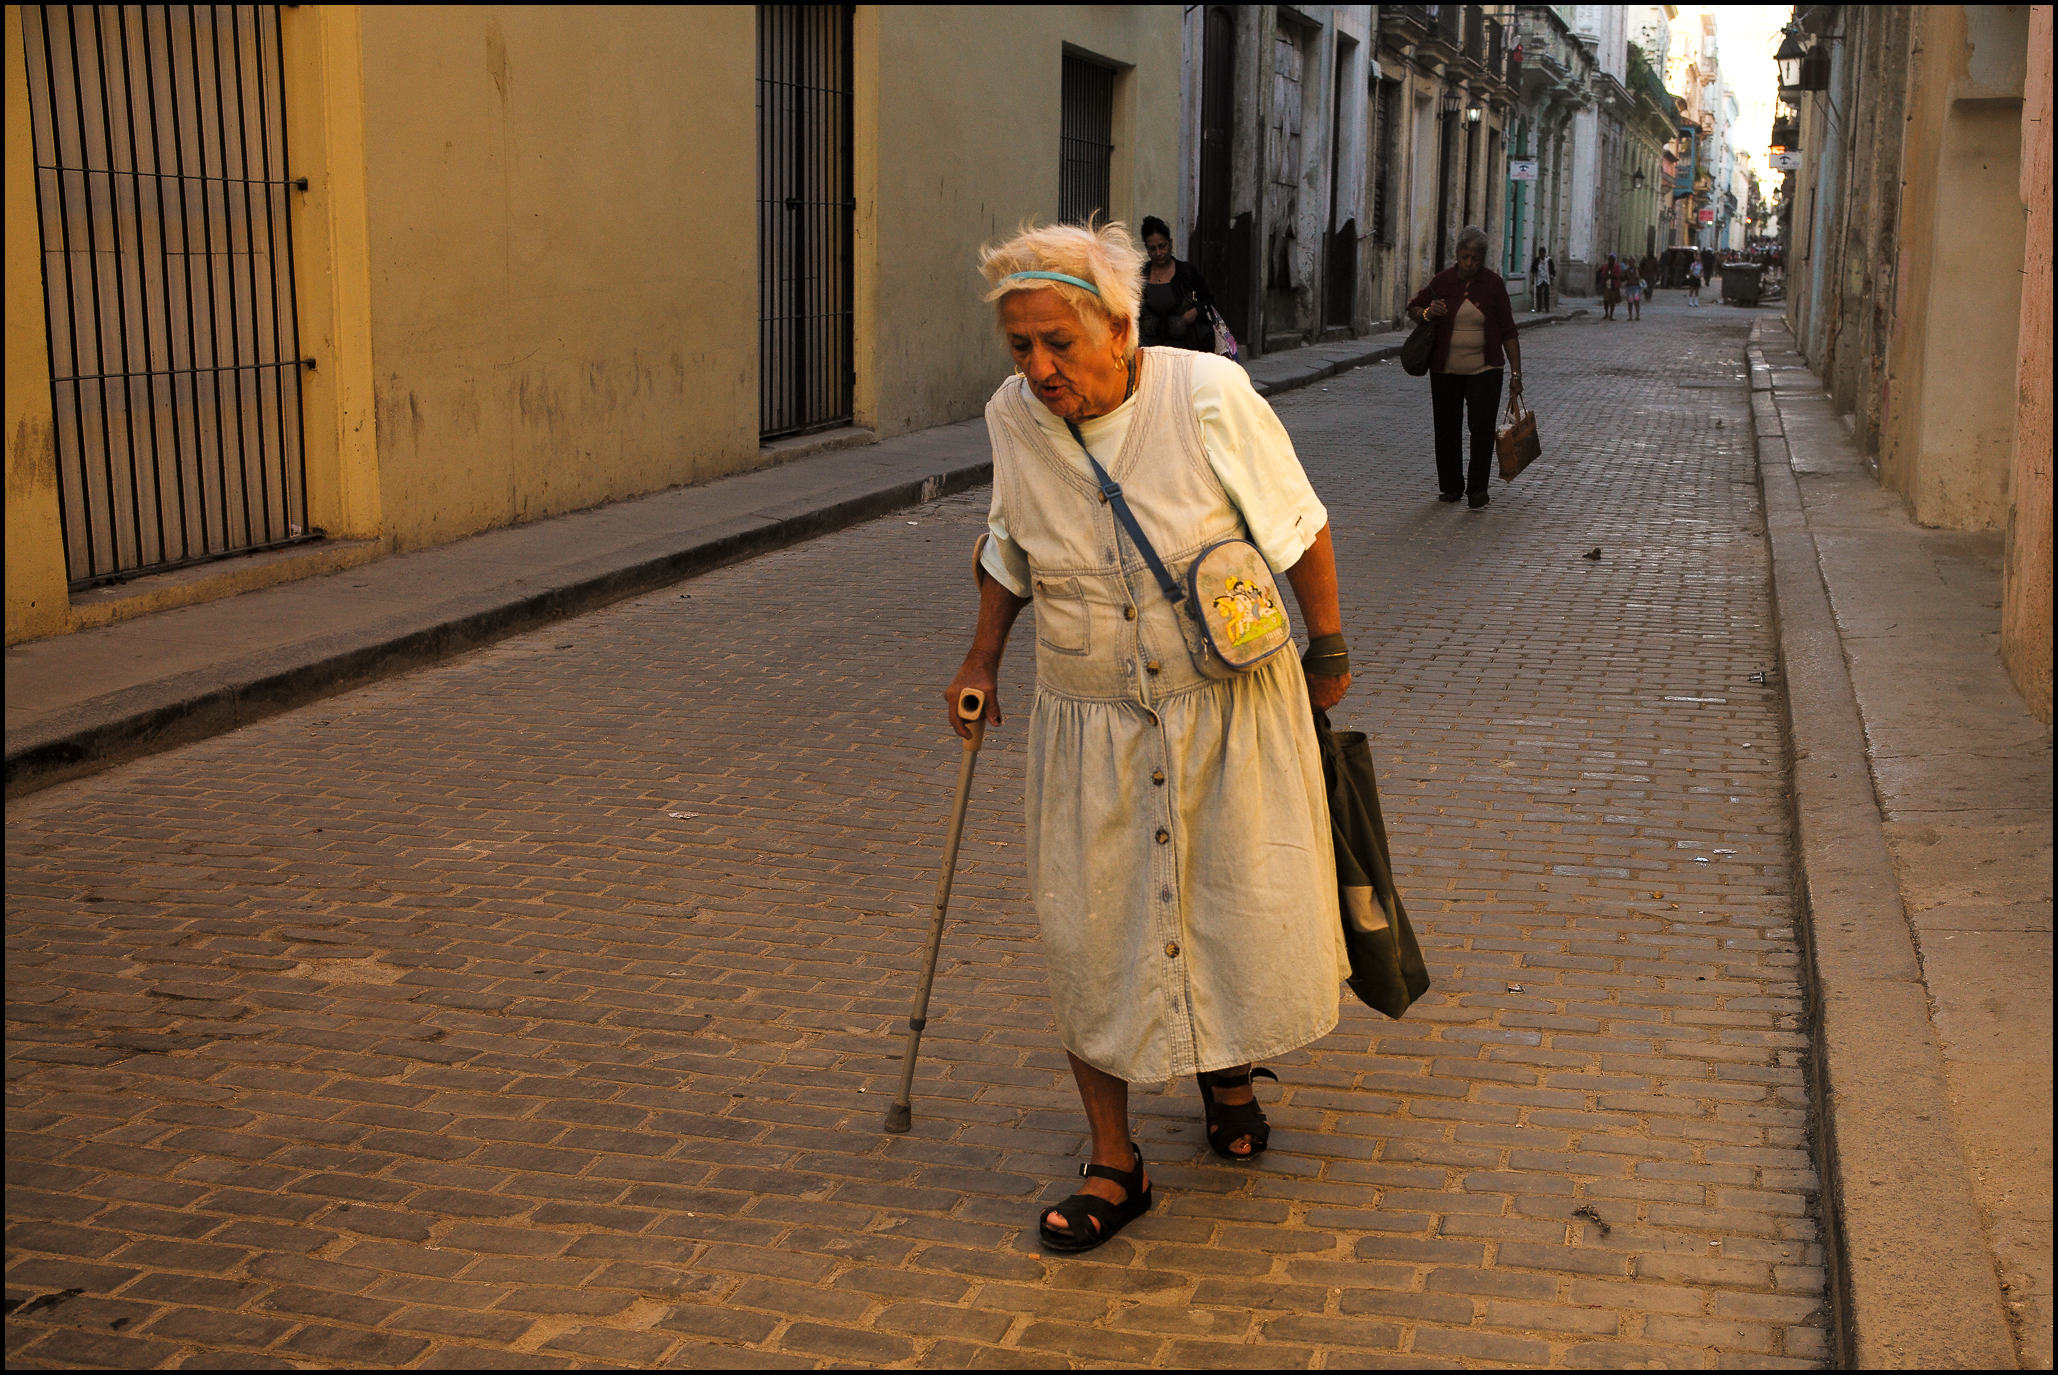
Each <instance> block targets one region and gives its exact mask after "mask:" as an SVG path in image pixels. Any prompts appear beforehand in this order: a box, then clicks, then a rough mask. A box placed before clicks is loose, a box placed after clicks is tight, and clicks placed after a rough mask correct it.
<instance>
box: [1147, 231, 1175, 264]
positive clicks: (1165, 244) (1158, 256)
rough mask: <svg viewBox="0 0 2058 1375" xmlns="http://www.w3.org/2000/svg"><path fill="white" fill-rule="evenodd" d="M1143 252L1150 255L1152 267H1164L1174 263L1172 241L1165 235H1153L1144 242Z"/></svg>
mask: <svg viewBox="0 0 2058 1375" xmlns="http://www.w3.org/2000/svg"><path fill="white" fill-rule="evenodd" d="M1143 251H1144V252H1146V253H1148V254H1150V265H1151V266H1152V267H1163V266H1164V265H1165V264H1166V263H1169V262H1171V261H1172V241H1171V240H1170V239H1168V238H1166V237H1165V236H1164V235H1163V234H1151V235H1148V236H1146V237H1145V239H1144V241H1143Z"/></svg>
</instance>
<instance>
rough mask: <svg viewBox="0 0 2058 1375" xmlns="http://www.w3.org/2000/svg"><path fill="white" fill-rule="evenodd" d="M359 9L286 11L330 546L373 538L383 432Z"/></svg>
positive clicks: (311, 409) (312, 393)
mask: <svg viewBox="0 0 2058 1375" xmlns="http://www.w3.org/2000/svg"><path fill="white" fill-rule="evenodd" d="M361 14H362V10H361V8H360V7H359V6H356V5H293V6H289V7H287V8H285V9H283V10H282V11H280V24H279V28H280V35H281V38H282V40H283V56H284V65H285V70H286V71H287V73H288V74H289V76H288V79H287V81H286V111H285V114H286V146H287V147H288V149H289V150H291V153H292V163H293V165H292V168H291V170H292V171H293V172H294V173H295V174H296V175H298V176H304V177H306V178H307V190H306V191H305V192H302V193H299V194H297V195H295V196H294V197H292V199H291V201H290V204H291V206H292V215H293V266H294V274H293V275H294V299H295V303H296V305H297V306H298V309H299V323H300V349H301V353H302V355H303V356H304V357H308V358H312V359H314V360H315V366H314V368H313V369H311V370H307V371H303V372H302V373H301V375H300V397H301V416H302V433H303V439H302V444H303V448H304V453H305V462H306V471H307V509H308V523H309V524H310V525H312V526H313V527H314V528H315V529H318V530H321V531H323V532H324V533H326V534H327V535H328V536H329V537H330V538H332V539H375V538H378V537H379V536H380V535H381V534H382V533H383V530H384V525H383V522H382V520H381V512H380V505H379V444H378V424H377V417H376V414H375V410H374V404H373V387H372V321H371V246H370V244H369V243H368V242H367V240H366V232H367V225H366V218H365V149H364V132H365V130H364V41H363V40H364V33H363V27H362V25H361V23H360V22H359V21H360V17H361Z"/></svg>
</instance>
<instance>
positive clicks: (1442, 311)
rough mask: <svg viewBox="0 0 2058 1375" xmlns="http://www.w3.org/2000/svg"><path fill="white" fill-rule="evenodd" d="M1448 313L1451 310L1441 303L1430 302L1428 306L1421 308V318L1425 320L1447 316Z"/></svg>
mask: <svg viewBox="0 0 2058 1375" xmlns="http://www.w3.org/2000/svg"><path fill="white" fill-rule="evenodd" d="M1450 313H1451V308H1450V307H1449V306H1447V305H1445V304H1444V303H1443V302H1442V301H1431V302H1430V303H1429V304H1428V305H1426V306H1424V307H1423V308H1422V318H1423V319H1425V320H1427V319H1429V318H1430V317H1432V316H1436V315H1448V314H1450Z"/></svg>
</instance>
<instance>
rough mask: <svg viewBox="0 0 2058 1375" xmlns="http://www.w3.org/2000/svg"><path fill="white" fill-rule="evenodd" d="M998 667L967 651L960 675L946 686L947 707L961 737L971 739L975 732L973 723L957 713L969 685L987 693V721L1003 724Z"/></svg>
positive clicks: (955, 729) (944, 698)
mask: <svg viewBox="0 0 2058 1375" xmlns="http://www.w3.org/2000/svg"><path fill="white" fill-rule="evenodd" d="M995 668H996V666H995V665H993V664H989V663H982V662H981V661H979V660H978V659H976V658H974V657H973V656H971V655H966V656H965V661H964V663H962V664H960V665H958V676H957V677H955V678H953V679H951V680H950V686H949V687H947V688H945V689H944V690H943V700H944V703H945V706H944V711H945V712H946V713H947V715H948V717H949V720H950V728H951V729H952V730H954V731H956V732H957V734H958V738H959V739H970V738H971V734H972V728H971V726H969V725H968V724H966V723H965V722H964V721H963V720H962V719H960V718H959V716H958V702H959V701H960V700H961V699H962V698H963V696H964V693H965V690H966V689H967V688H976V689H978V690H979V691H980V692H983V693H985V694H986V723H987V724H988V725H992V726H997V725H999V724H1000V722H1001V715H1000V685H999V683H998V681H997V679H998V677H999V674H998V673H997V672H996V671H995Z"/></svg>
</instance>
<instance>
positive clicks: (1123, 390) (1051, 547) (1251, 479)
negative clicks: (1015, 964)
mask: <svg viewBox="0 0 2058 1375" xmlns="http://www.w3.org/2000/svg"><path fill="white" fill-rule="evenodd" d="M979 266H980V271H981V273H982V274H983V275H984V276H985V278H986V281H987V282H988V284H989V289H988V291H987V293H986V299H987V300H988V301H991V302H993V303H994V306H995V309H996V311H997V313H998V314H999V316H1000V325H1001V337H1002V339H1003V340H1004V341H1005V343H1006V345H1007V348H1008V352H1009V354H1010V355H1011V356H1012V357H1013V359H1014V363H1015V372H1016V375H1015V376H1014V377H1011V378H1009V379H1008V380H1007V381H1005V382H1003V383H1001V385H1000V388H999V389H998V390H997V391H995V392H994V394H993V399H992V400H990V401H989V402H987V405H986V429H987V435H988V438H989V439H990V441H991V442H992V446H993V502H992V506H991V508H990V510H989V512H988V516H987V526H988V529H987V533H986V535H985V536H984V537H983V538H982V540H981V544H980V550H979V554H978V562H977V573H976V576H977V577H978V580H979V619H978V625H977V628H976V630H975V631H974V634H973V641H972V648H971V649H970V650H969V651H968V652H967V653H966V655H965V658H964V662H963V664H962V665H961V666H960V667H959V668H958V671H957V676H956V677H955V678H954V679H953V680H952V682H951V685H950V688H949V690H948V691H947V692H946V694H945V696H946V698H947V699H948V700H949V701H950V702H952V703H956V702H957V701H958V700H959V699H960V697H961V695H962V694H963V692H964V691H965V690H966V689H968V688H977V689H979V690H980V691H982V692H984V693H985V694H986V703H987V708H986V719H987V720H988V721H989V722H991V723H992V724H994V725H996V726H997V725H999V724H1000V721H1001V713H1000V699H999V696H998V681H999V672H1000V660H1001V652H1002V650H1003V649H1004V648H1005V646H1006V644H1007V637H1008V631H1009V628H1010V627H1011V626H1012V625H1013V624H1014V621H1015V618H1016V617H1017V616H1018V615H1019V614H1020V613H1021V610H1022V608H1023V607H1025V606H1028V605H1030V604H1031V603H1032V602H1033V603H1034V605H1035V607H1036V704H1035V708H1034V710H1032V711H1031V712H1030V714H1029V738H1028V742H1027V755H1028V759H1029V765H1028V805H1027V813H1028V841H1029V844H1028V852H1029V875H1028V888H1029V891H1030V892H1031V893H1033V894H1034V895H1035V900H1036V917H1037V921H1038V924H1039V926H1040V928H1041V934H1042V938H1043V954H1044V961H1045V964H1046V966H1047V968H1048V971H1049V976H1050V1000H1051V1010H1052V1011H1053V1012H1054V1013H1055V1014H1056V1018H1057V1030H1058V1036H1059V1039H1060V1041H1061V1043H1062V1044H1063V1046H1064V1048H1065V1052H1066V1055H1067V1057H1068V1058H1069V1060H1070V1062H1071V1069H1072V1076H1073V1079H1074V1081H1075V1082H1076V1083H1077V1085H1078V1089H1079V1097H1080V1100H1081V1102H1082V1103H1083V1105H1084V1107H1085V1109H1086V1122H1087V1126H1088V1129H1089V1131H1090V1133H1091V1136H1092V1163H1091V1164H1090V1165H1088V1166H1086V1167H1085V1169H1084V1173H1085V1174H1086V1176H1087V1178H1086V1181H1085V1183H1084V1186H1083V1187H1082V1188H1081V1189H1080V1191H1079V1192H1078V1193H1076V1194H1074V1195H1072V1196H1071V1197H1070V1198H1067V1199H1066V1200H1065V1201H1064V1202H1062V1203H1059V1204H1058V1205H1056V1206H1055V1207H1045V1208H1039V1209H1038V1210H1037V1218H1038V1231H1039V1232H1040V1233H1041V1235H1042V1238H1043V1243H1044V1245H1045V1246H1047V1247H1049V1248H1050V1249H1051V1250H1053V1251H1084V1250H1088V1249H1091V1248H1092V1247H1095V1246H1098V1245H1100V1244H1101V1243H1102V1242H1104V1241H1106V1240H1108V1239H1109V1238H1110V1237H1112V1236H1114V1234H1115V1233H1116V1232H1118V1231H1120V1230H1121V1229H1122V1228H1123V1227H1125V1226H1126V1225H1128V1224H1129V1223H1130V1222H1133V1221H1135V1220H1136V1219H1137V1218H1139V1217H1141V1216H1143V1215H1144V1214H1145V1213H1147V1212H1149V1211H1150V1207H1151V1184H1150V1179H1149V1176H1148V1175H1147V1174H1146V1173H1145V1171H1144V1162H1143V1153H1142V1152H1141V1151H1140V1150H1138V1149H1137V1148H1136V1145H1135V1143H1134V1141H1133V1140H1132V1139H1131V1136H1130V1132H1129V1111H1128V1107H1129V1085H1130V1083H1131V1082H1141V1083H1146V1084H1156V1083H1163V1082H1164V1081H1165V1080H1166V1079H1168V1078H1171V1077H1172V1076H1174V1075H1186V1074H1194V1075H1197V1076H1198V1077H1199V1078H1200V1081H1201V1083H1200V1091H1201V1099H1202V1102H1203V1104H1204V1106H1205V1110H1206V1114H1207V1135H1208V1144H1209V1145H1210V1146H1211V1147H1213V1148H1214V1150H1215V1151H1216V1152H1217V1153H1219V1154H1221V1155H1224V1156H1227V1157H1229V1158H1230V1159H1232V1160H1239V1161H1248V1160H1250V1159H1251V1158H1252V1157H1254V1156H1256V1155H1257V1154H1258V1153H1259V1152H1261V1151H1263V1150H1264V1149H1265V1146H1266V1141H1267V1137H1268V1135H1269V1127H1268V1125H1267V1123H1266V1121H1265V1115H1264V1113H1263V1112H1262V1111H1261V1110H1260V1109H1259V1107H1258V1104H1257V1098H1256V1096H1255V1094H1253V1092H1252V1089H1251V1076H1252V1075H1253V1074H1254V1073H1263V1074H1265V1075H1266V1076H1267V1077H1273V1078H1276V1077H1277V1076H1274V1075H1272V1074H1271V1072H1270V1071H1269V1070H1266V1071H1260V1070H1258V1069H1256V1068H1255V1067H1254V1066H1253V1065H1252V1063H1251V1062H1252V1061H1253V1060H1256V1059H1258V1058H1260V1057H1265V1056H1274V1055H1284V1054H1286V1053H1288V1052H1289V1051H1292V1050H1295V1049H1298V1048H1299V1047H1301V1046H1304V1045H1307V1044H1308V1043H1309V1042H1311V1041H1314V1040H1316V1039H1317V1038H1319V1037H1321V1036H1324V1035H1326V1034H1327V1033H1328V1032H1329V1030H1330V1028H1332V1027H1334V1026H1335V1025H1336V1021H1337V1012H1338V1008H1337V1001H1338V999H1337V994H1338V987H1337V985H1338V983H1339V981H1340V979H1341V978H1342V977H1344V976H1345V975H1347V974H1348V972H1349V965H1348V961H1347V955H1346V951H1345V947H1344V943H1343V919H1342V916H1341V915H1340V913H1339V911H1338V907H1337V879H1336V867H1335V856H1334V853H1333V851H1332V845H1331V832H1330V828H1329V819H1328V818H1329V811H1328V800H1327V788H1326V785H1325V784H1324V782H1323V775H1322V759H1321V754H1320V748H1319V745H1318V742H1317V739H1316V735H1315V721H1314V713H1315V712H1317V711H1327V710H1328V709H1329V708H1331V707H1333V706H1335V705H1336V704H1337V703H1338V702H1339V701H1341V700H1342V698H1343V695H1344V693H1345V691H1346V690H1347V689H1348V688H1349V687H1350V681H1351V680H1350V667H1349V655H1348V652H1347V651H1346V649H1345V647H1344V641H1343V634H1342V631H1343V618H1342V614H1341V611H1340V610H1339V608H1338V606H1337V599H1336V563H1335V555H1334V553H1333V546H1332V544H1331V537H1330V532H1329V515H1328V512H1327V511H1326V510H1325V509H1324V508H1323V505H1322V503H1321V501H1320V500H1319V499H1317V497H1316V496H1315V492H1314V489H1313V488H1312V487H1311V486H1309V484H1308V479H1307V475H1306V473H1305V472H1303V471H1302V468H1301V464H1300V460H1299V459H1298V458H1297V457H1296V456H1295V455H1294V451H1293V442H1292V440H1291V439H1289V438H1288V437H1287V433H1286V428H1285V427H1284V426H1283V425H1281V424H1280V423H1279V417H1278V416H1276V415H1274V414H1273V413H1272V408H1271V407H1270V406H1268V405H1266V404H1265V401H1264V399H1263V398H1262V397H1260V396H1259V395H1258V394H1257V392H1256V391H1254V390H1253V389H1252V387H1251V381H1250V378H1249V376H1248V375H1247V374H1246V373H1245V372H1244V370H1243V369H1242V368H1240V367H1237V366H1236V365H1235V364H1234V363H1232V362H1230V361H1228V360H1227V359H1224V358H1219V357H1216V356H1214V355H1211V354H1201V353H1191V352H1187V351H1184V350H1181V349H1175V348H1144V349H1139V348H1137V347H1136V322H1137V314H1138V297H1139V295H1140V294H1141V287H1142V284H1143V258H1142V255H1141V254H1139V253H1138V252H1137V250H1136V248H1135V246H1134V245H1133V244H1132V243H1131V241H1130V238H1129V231H1128V230H1127V229H1126V228H1125V227H1124V226H1122V225H1119V224H1108V225H1103V226H1101V227H1099V228H1098V229H1095V228H1091V227H1081V226H1079V225H1053V226H1050V227H1047V228H1032V229H1025V230H1023V231H1022V232H1021V233H1020V234H1018V235H1016V236H1015V237H1014V238H1013V239H1011V240H1009V241H1008V242H1007V243H1005V244H1002V245H1000V246H998V247H995V248H989V249H987V250H985V251H984V252H983V253H981V255H980V264H979ZM1089 455H1090V456H1091V459H1096V460H1099V461H1100V462H1101V463H1104V464H1105V465H1106V468H1107V469H1110V470H1112V471H1113V472H1114V473H1118V474H1120V477H1121V486H1120V487H1119V488H1117V489H1116V490H1117V491H1126V493H1127V495H1126V497H1125V498H1123V500H1124V501H1125V502H1126V503H1133V506H1134V510H1133V511H1132V512H1131V515H1132V517H1133V519H1134V520H1135V521H1136V523H1137V526H1138V527H1139V528H1141V529H1142V530H1143V531H1144V532H1145V537H1146V540H1147V542H1148V543H1150V544H1151V545H1153V546H1154V547H1155V548H1156V549H1159V550H1162V551H1164V553H1165V554H1166V555H1167V556H1171V557H1172V562H1173V566H1174V567H1176V568H1178V569H1179V570H1180V571H1181V572H1184V571H1185V570H1186V566H1187V564H1188V563H1189V562H1191V561H1192V559H1193V558H1194V556H1195V555H1196V554H1197V553H1198V552H1200V551H1201V550H1202V549H1203V547H1205V546H1208V545H1211V544H1214V543H1216V542H1218V541H1221V540H1224V539H1226V538H1229V537H1232V536H1233V537H1243V536H1246V535H1247V536H1248V537H1249V539H1250V541H1251V542H1252V543H1254V544H1255V545H1256V546H1257V552H1258V554H1259V555H1261V556H1262V561H1263V562H1265V563H1268V564H1269V565H1270V566H1271V567H1273V568H1278V569H1283V570H1285V573H1284V576H1285V579H1286V580H1288V581H1290V582H1291V583H1292V584H1293V591H1294V600H1295V601H1296V602H1298V603H1299V605H1300V613H1301V620H1302V621H1303V623H1304V628H1305V629H1306V630H1307V632H1308V634H1309V636H1310V637H1311V643H1310V646H1309V655H1308V658H1307V661H1306V662H1307V667H1306V670H1305V671H1304V670H1303V667H1302V663H1301V662H1300V661H1299V660H1296V659H1295V658H1294V656H1293V654H1292V653H1291V652H1290V650H1291V642H1290V641H1289V642H1288V646H1287V649H1288V652H1283V653H1275V654H1273V655H1272V656H1271V657H1269V658H1267V659H1265V660H1264V661H1263V662H1261V663H1259V664H1258V665H1256V666H1255V667H1253V668H1251V669H1250V670H1249V671H1248V672H1243V673H1237V674H1234V675H1233V676H1230V677H1227V678H1222V677H1217V676H1213V675H1210V674H1208V673H1205V672H1203V669H1202V666H1201V664H1200V663H1197V662H1196V661H1195V659H1194V658H1193V657H1192V656H1191V654H1190V652H1189V641H1188V633H1189V630H1190V629H1191V628H1192V623H1191V621H1190V619H1189V618H1188V613H1187V611H1186V609H1185V608H1184V607H1182V606H1180V605H1178V604H1175V603H1174V602H1173V601H1171V600H1170V599H1169V598H1167V597H1166V596H1164V595H1162V594H1161V593H1160V592H1159V590H1158V584H1157V583H1156V582H1154V581H1152V580H1151V579H1150V578H1149V577H1145V576H1141V575H1139V574H1137V573H1136V572H1134V571H1133V570H1135V569H1136V568H1137V567H1138V566H1139V565H1138V562H1137V561H1138V559H1139V558H1140V557H1141V550H1140V548H1139V545H1138V541H1137V540H1136V539H1135V537H1134V536H1132V535H1131V534H1129V533H1127V529H1126V527H1124V526H1122V525H1120V524H1119V523H1118V521H1119V516H1118V511H1120V510H1122V509H1126V507H1117V506H1115V505H1114V504H1112V503H1111V502H1109V501H1107V500H1105V499H1104V498H1103V495H1102V491H1101V490H1099V489H1100V488H1102V486H1103V479H1102V478H1101V477H1100V476H1099V475H1097V474H1096V473H1095V472H1094V469H1093V466H1092V462H1091V461H1090V459H1089ZM1112 482H1113V479H1112V478H1109V479H1106V484H1107V485H1112ZM1153 557H1155V556H1153ZM1268 581H1269V579H1268ZM1237 590H1238V591H1239V592H1240V593H1241V592H1243V591H1249V592H1252V593H1255V594H1257V598H1258V599H1257V600H1256V601H1253V602H1248V603H1246V604H1247V605H1251V606H1257V607H1263V608H1268V609H1271V610H1273V611H1275V612H1276V611H1279V610H1283V608H1278V607H1277V603H1276V601H1275V600H1274V599H1275V598H1277V597H1278V595H1279V594H1278V592H1277V590H1276V589H1275V588H1273V587H1269V586H1266V587H1259V586H1257V585H1255V584H1251V583H1246V584H1245V586H1244V588H1242V589H1237ZM1223 599H1224V600H1229V599H1228V598H1226V597H1225V598H1223ZM952 725H953V728H955V729H957V730H958V733H959V734H960V735H965V734H966V733H967V732H968V731H969V729H970V728H969V726H966V725H963V724H961V723H959V722H957V721H956V720H955V716H954V714H953V720H952ZM1174 937H1176V939H1174ZM1181 1168H1182V1171H1183V1170H1184V1169H1186V1168H1187V1167H1186V1166H1185V1164H1184V1163H1183V1162H1182V1166H1181Z"/></svg>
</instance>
